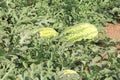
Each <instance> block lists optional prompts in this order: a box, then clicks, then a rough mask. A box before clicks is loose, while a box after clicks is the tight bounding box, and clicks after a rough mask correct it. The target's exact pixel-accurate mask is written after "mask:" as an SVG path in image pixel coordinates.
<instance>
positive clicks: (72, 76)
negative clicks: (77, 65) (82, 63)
mask: <svg viewBox="0 0 120 80" xmlns="http://www.w3.org/2000/svg"><path fill="white" fill-rule="evenodd" d="M57 80H80V76H79V74H78V73H77V72H76V71H74V70H70V69H67V70H63V71H60V72H58V75H57Z"/></svg>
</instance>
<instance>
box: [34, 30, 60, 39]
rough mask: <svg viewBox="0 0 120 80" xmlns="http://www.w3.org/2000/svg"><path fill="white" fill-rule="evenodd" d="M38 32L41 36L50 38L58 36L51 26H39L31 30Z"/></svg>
mask: <svg viewBox="0 0 120 80" xmlns="http://www.w3.org/2000/svg"><path fill="white" fill-rule="evenodd" d="M37 32H39V34H40V37H41V38H51V37H56V36H58V32H57V31H56V30H54V29H53V28H39V29H36V30H34V31H33V33H37Z"/></svg>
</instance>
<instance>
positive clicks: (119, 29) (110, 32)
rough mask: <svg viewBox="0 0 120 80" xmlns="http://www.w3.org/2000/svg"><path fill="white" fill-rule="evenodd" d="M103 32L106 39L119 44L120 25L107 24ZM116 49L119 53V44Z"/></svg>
mask: <svg viewBox="0 0 120 80" xmlns="http://www.w3.org/2000/svg"><path fill="white" fill-rule="evenodd" d="M104 30H105V34H106V36H107V37H109V38H111V39H115V40H117V41H118V42H120V24H108V25H107V26H106V27H105V28H104ZM116 47H117V52H118V53H120V44H117V45H116Z"/></svg>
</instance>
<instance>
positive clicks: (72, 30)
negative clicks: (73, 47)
mask: <svg viewBox="0 0 120 80" xmlns="http://www.w3.org/2000/svg"><path fill="white" fill-rule="evenodd" d="M61 36H62V37H61V39H60V40H61V41H63V42H69V43H74V42H76V41H81V40H86V39H91V40H93V39H94V38H95V37H97V36H98V30H97V28H96V27H95V26H94V25H93V24H90V23H81V24H77V25H75V26H72V27H68V28H67V29H65V30H64V31H63V32H62V33H61Z"/></svg>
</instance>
